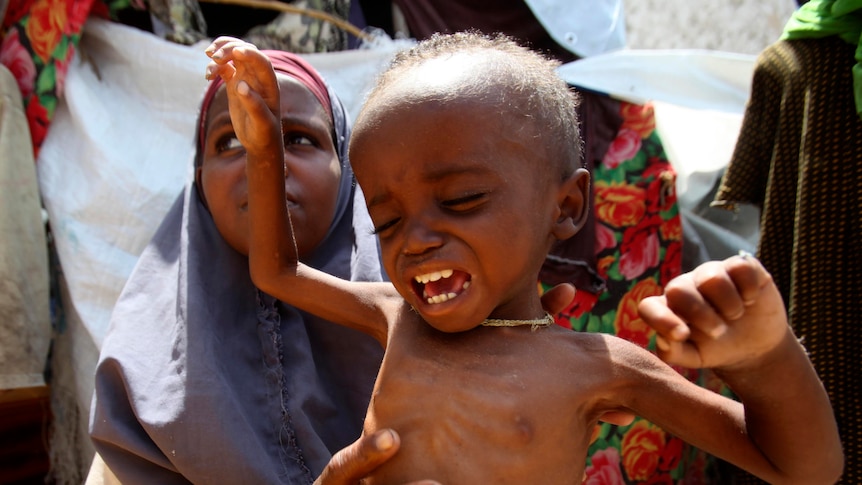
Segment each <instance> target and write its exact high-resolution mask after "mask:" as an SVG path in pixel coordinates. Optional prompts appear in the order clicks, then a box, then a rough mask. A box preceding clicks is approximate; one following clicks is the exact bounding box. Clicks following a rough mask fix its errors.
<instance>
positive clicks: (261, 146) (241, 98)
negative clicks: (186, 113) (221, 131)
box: [205, 37, 282, 153]
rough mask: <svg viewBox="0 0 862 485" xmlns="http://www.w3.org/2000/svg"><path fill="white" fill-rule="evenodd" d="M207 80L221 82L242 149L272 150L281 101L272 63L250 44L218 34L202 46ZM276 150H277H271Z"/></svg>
mask: <svg viewBox="0 0 862 485" xmlns="http://www.w3.org/2000/svg"><path fill="white" fill-rule="evenodd" d="M205 52H206V54H207V56H209V57H210V59H212V60H211V62H210V63H209V64H208V65H207V68H206V77H207V79H213V78H215V77H216V76H221V78H222V79H223V80H224V81H225V86H226V88H225V89H226V90H227V96H228V106H229V107H230V117H231V122H232V123H233V128H234V131H235V132H236V136H237V139H238V140H239V142H240V143H241V144H242V145H243V147H245V149H246V151H251V150H254V151H257V152H258V153H267V152H272V150H275V149H276V148H277V147H273V146H271V144H272V143H273V142H278V141H280V140H281V138H282V137H281V121H280V120H281V104H280V98H279V86H278V80H277V79H276V76H275V71H274V70H273V68H272V63H271V62H270V60H269V58H268V57H267V56H266V55H265V54H264V53H262V52H261V51H260V50H258V48H257V47H256V46H255V45H254V44H250V43H248V42H245V41H243V40H240V39H236V38H233V37H219V38H217V39H215V40H214V41H213V42H212V44H210V45H209V47H207V49H206V51H205ZM275 153H278V152H275Z"/></svg>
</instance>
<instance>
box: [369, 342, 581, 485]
mask: <svg viewBox="0 0 862 485" xmlns="http://www.w3.org/2000/svg"><path fill="white" fill-rule="evenodd" d="M500 330H501V329H486V328H482V329H479V331H471V332H466V333H461V334H435V333H434V332H431V333H430V334H429V333H425V332H412V331H406V332H403V333H400V334H399V333H394V334H393V338H392V341H391V342H390V344H389V348H388V350H387V352H386V356H385V357H384V361H383V365H382V367H381V370H380V374H379V375H378V379H377V384H376V386H375V392H374V397H373V398H372V402H371V405H370V407H369V411H368V417H367V419H366V426H365V428H366V432H370V431H373V430H375V429H379V428H383V427H387V428H392V429H395V430H396V431H398V433H399V435H400V436H401V439H402V448H401V450H400V451H399V453H398V455H396V458H397V459H396V460H393V461H392V462H391V463H389V464H387V466H385V467H384V468H383V469H382V471H383V473H382V474H380V475H378V478H380V480H378V481H369V483H405V482H407V481H410V480H417V479H425V478H434V479H436V480H438V481H440V482H441V483H447V484H450V485H451V484H456V485H457V484H459V483H580V480H581V476H582V473H583V467H584V459H585V455H586V449H587V446H588V440H589V437H590V434H591V431H592V421H591V417H590V415H591V412H592V410H591V409H590V408H589V406H579V405H578V403H581V402H582V401H583V400H584V398H585V397H586V396H587V395H589V392H587V391H586V390H584V389H579V388H578V386H573V385H571V384H572V382H573V380H572V379H571V378H570V377H569V373H571V372H572V371H573V370H572V369H571V368H559V369H557V368H555V367H557V366H560V365H563V363H564V362H566V360H567V359H557V358H554V357H551V356H549V355H547V354H546V353H545V352H554V351H555V350H559V349H549V348H545V345H543V342H547V340H546V339H543V338H539V336H538V335H534V334H531V333H530V331H529V329H517V330H516V331H513V332H505V331H503V332H501V331H500ZM507 330H514V329H507ZM522 330H526V331H522ZM549 331H552V329H549V328H548V329H540V330H538V332H549ZM554 331H555V330H554ZM537 470H538V472H537ZM537 473H538V475H537Z"/></svg>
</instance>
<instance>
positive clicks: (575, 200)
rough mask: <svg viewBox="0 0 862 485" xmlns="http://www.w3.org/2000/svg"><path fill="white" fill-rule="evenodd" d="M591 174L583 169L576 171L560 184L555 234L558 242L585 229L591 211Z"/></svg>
mask: <svg viewBox="0 0 862 485" xmlns="http://www.w3.org/2000/svg"><path fill="white" fill-rule="evenodd" d="M589 199H590V173H589V172H588V171H587V170H586V169H583V168H579V169H577V170H575V172H574V173H572V175H570V176H569V178H567V179H566V180H564V181H563V183H562V184H560V187H559V192H558V194H557V201H558V210H559V212H558V214H557V220H556V221H555V222H554V228H553V234H554V237H556V238H557V239H558V240H560V241H562V240H565V239H568V238H570V237H572V236H574V235H575V234H577V233H578V231H580V230H581V228H582V227H584V224H586V222H587V219H588V218H589V217H588V216H589V213H590V212H589V211H590V204H589Z"/></svg>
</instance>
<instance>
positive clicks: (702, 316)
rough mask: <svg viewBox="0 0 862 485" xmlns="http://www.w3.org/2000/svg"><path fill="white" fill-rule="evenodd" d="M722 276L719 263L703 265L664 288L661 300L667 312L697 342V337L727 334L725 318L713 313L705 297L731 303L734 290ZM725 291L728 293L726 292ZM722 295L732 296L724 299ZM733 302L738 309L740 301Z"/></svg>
mask: <svg viewBox="0 0 862 485" xmlns="http://www.w3.org/2000/svg"><path fill="white" fill-rule="evenodd" d="M720 274H724V271H723V269H722V268H721V265H720V263H704V264H702V265H701V266H699V267H698V268H697V269H696V270H695V271H693V272H691V273H687V274H684V275H682V276H679V277H677V278H676V279H674V280H671V281H670V282H669V283H668V284H667V285H666V286H665V291H664V293H665V298H666V300H667V306H668V308H669V310H670V311H672V312H674V313H675V314H676V315H677V316H678V317H679V318H680V319H681V320H682V321H684V322H686V323H687V324H688V326H689V328H690V330H691V332H692V334H693V336H694V337H695V338H696V339H697V338H698V337H699V336H700V334H703V335H708V336H710V337H712V338H717V337H719V336H721V335H722V334H723V333H724V332H726V331H727V324H726V321H727V320H726V319H725V314H724V313H721V312H719V311H717V308H715V307H714V306H713V304H712V302H711V301H710V299H709V298H707V294H705V293H704V292H706V293H710V292H717V293H718V296H717V297H718V298H726V299H730V300H732V299H733V296H737V295H736V288H734V286H733V283H732V282H730V279H729V278H727V276H726V274H725V277H724V278H721V276H719V275H720ZM728 288H729V289H728ZM726 293H733V296H732V295H727V294H726ZM736 302H737V303H738V304H739V306H740V308H741V306H742V302H741V300H739V298H738V296H737V298H736Z"/></svg>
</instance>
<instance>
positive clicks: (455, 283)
mask: <svg viewBox="0 0 862 485" xmlns="http://www.w3.org/2000/svg"><path fill="white" fill-rule="evenodd" d="M469 287H470V274H469V273H465V272H463V271H456V270H451V269H444V270H442V271H435V272H433V273H427V274H423V275H419V276H416V277H415V278H413V291H414V292H415V293H416V294H417V295H418V296H420V297H421V298H422V299H423V300H425V301H426V302H427V303H428V304H429V305H434V304H437V303H443V302H446V301H449V300H451V299H452V298H455V297H456V296H458V295H460V294H461V293H463V292H464V290H466V289H467V288H469Z"/></svg>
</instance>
